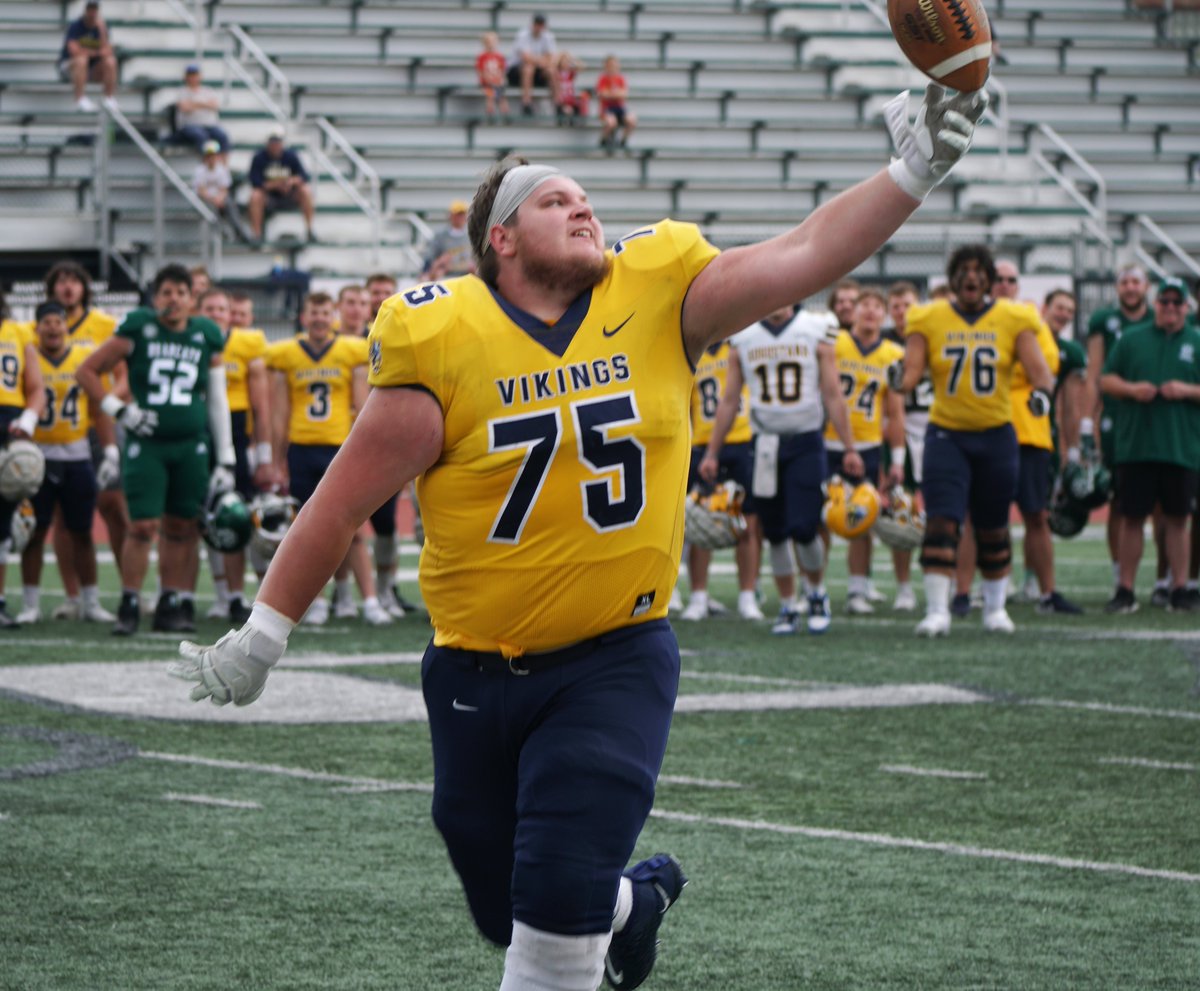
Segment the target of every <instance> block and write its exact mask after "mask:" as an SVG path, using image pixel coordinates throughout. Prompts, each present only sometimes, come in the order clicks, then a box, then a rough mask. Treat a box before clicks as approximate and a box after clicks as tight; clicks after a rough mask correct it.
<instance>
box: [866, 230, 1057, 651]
mask: <svg viewBox="0 0 1200 991" xmlns="http://www.w3.org/2000/svg"><path fill="white" fill-rule="evenodd" d="M946 275H947V278H948V279H949V283H950V288H951V289H952V290H953V292H954V301H953V302H951V301H950V300H938V301H937V302H934V303H928V304H926V305H923V306H914V307H912V308H911V309H910V310H909V311H908V314H907V316H906V329H907V337H906V338H905V355H904V360H903V362H901V363H898V364H897V365H894V366H892V368H891V369H889V371H888V375H889V381H890V382H892V383H893V384H894V385H897V386H899V388H900V389H901V391H905V392H907V391H910V390H911V389H913V388H915V387H916V385H917V382H918V381H919V380H920V378H921V375H922V374H923V373H924V372H925V369H926V368H928V369H929V372H930V377H931V378H932V380H933V406H932V408H931V409H930V411H929V428H928V430H927V432H926V435H925V452H924V460H925V463H924V470H923V481H922V491H923V494H924V497H925V517H926V522H925V540H924V542H923V544H922V547H921V567H922V569H923V570H924V572H925V602H926V610H927V613H926V616H925V618H924V619H923V620H921V622H920V623H919V624H918V625H917V633H918V635H921V636H931V637H932V636H944V635H945V634H947V633H949V632H950V582H951V576H952V575H953V574H954V566H955V558H956V554H957V548H958V541H959V533H960V530H961V527H962V524H963V521H964V519H965V518H966V515H967V513H968V512H969V513H970V517H971V521H972V523H973V525H974V527H975V536H976V540H977V541H978V547H979V551H978V553H979V564H980V571H981V572H982V573H983V602H984V605H983V626H984V629H985V630H989V631H993V632H1001V633H1011V632H1012V631H1013V623H1012V620H1011V619H1010V618H1009V616H1008V613H1007V612H1006V611H1005V608H1004V600H1005V590H1006V587H1007V585H1008V573H1009V570H1010V567H1011V564H1012V542H1011V538H1010V536H1009V530H1008V509H1009V505H1010V504H1011V503H1012V501H1013V498H1014V496H1015V495H1016V488H1017V464H1018V459H1017V438H1016V433H1015V432H1014V431H1013V427H1012V398H1011V380H1012V369H1013V365H1014V364H1015V363H1016V362H1017V361H1020V363H1021V364H1022V365H1024V366H1025V372H1026V375H1027V377H1028V379H1029V382H1030V383H1031V385H1032V386H1033V390H1032V393H1031V395H1030V397H1029V407H1030V410H1031V411H1032V412H1033V413H1034V414H1035V415H1037V416H1041V417H1045V416H1047V415H1048V414H1049V412H1050V395H1051V391H1052V390H1053V388H1054V378H1053V376H1052V375H1051V374H1050V370H1049V369H1048V368H1047V367H1046V360H1045V358H1043V357H1042V352H1041V349H1040V348H1039V347H1038V343H1037V330H1038V322H1039V321H1038V319H1037V314H1036V312H1035V311H1033V310H1030V309H1029V308H1028V307H1025V306H1020V305H1018V304H1015V303H1013V302H1011V301H1010V300H1006V299H993V298H992V297H991V295H990V294H991V292H992V286H993V283H994V282H995V279H996V265H995V262H994V261H993V260H992V254H991V252H990V251H989V250H988V249H987V247H986V246H984V245H978V244H976V245H965V246H963V247H961V248H959V249H957V250H956V251H955V252H954V253H953V254H952V255H951V256H950V260H949V263H948V264H947V267H946Z"/></svg>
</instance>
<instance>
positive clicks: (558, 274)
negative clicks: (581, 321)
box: [511, 177, 611, 295]
mask: <svg viewBox="0 0 1200 991" xmlns="http://www.w3.org/2000/svg"><path fill="white" fill-rule="evenodd" d="M518 216H519V218H520V220H519V223H517V224H516V225H514V226H513V227H512V228H511V230H512V231H513V233H514V234H515V235H516V244H517V257H518V258H519V259H520V264H521V267H522V268H523V269H524V273H525V278H526V279H528V280H529V281H530V282H531V283H533V284H534V285H536V286H539V287H541V288H543V289H549V290H554V291H556V292H563V291H566V292H567V293H569V294H570V295H578V294H579V293H581V292H583V291H584V290H585V289H590V288H591V287H592V286H594V285H596V284H597V283H599V282H601V281H602V280H603V279H604V277H605V276H606V275H607V274H608V270H609V267H610V265H611V262H610V261H609V259H608V258H607V257H606V256H605V254H604V228H603V227H602V226H601V225H600V221H599V220H597V219H596V217H595V215H594V214H593V213H592V208H591V205H590V204H589V203H588V202H587V196H586V194H585V193H584V191H583V190H582V189H581V188H580V187H579V186H578V184H576V183H575V182H573V181H571V180H570V179H567V178H566V177H563V178H561V179H559V178H555V179H551V180H550V181H549V182H547V183H545V185H544V186H542V187H541V188H539V189H538V190H535V192H534V193H533V195H531V196H530V197H529V199H528V200H526V202H525V203H524V204H522V206H521V208H520V213H519V214H518Z"/></svg>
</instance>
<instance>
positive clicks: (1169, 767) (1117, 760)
mask: <svg viewBox="0 0 1200 991" xmlns="http://www.w3.org/2000/svg"><path fill="white" fill-rule="evenodd" d="M1096 763H1097V764H1120V765H1123V766H1125V767H1148V768H1150V769H1151V770H1153V771H1200V764H1187V763H1183V762H1175V761H1169V760H1152V759H1150V758H1149V757H1101V758H1099V759H1098V760H1097V761H1096Z"/></svg>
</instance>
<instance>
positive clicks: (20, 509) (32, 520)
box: [9, 499, 37, 554]
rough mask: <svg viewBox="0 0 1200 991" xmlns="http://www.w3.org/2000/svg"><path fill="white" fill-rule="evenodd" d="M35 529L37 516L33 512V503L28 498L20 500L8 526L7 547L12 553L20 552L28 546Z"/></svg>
mask: <svg viewBox="0 0 1200 991" xmlns="http://www.w3.org/2000/svg"><path fill="white" fill-rule="evenodd" d="M36 529H37V517H36V516H35V515H34V513H33V503H31V502H30V501H29V500H28V499H23V500H21V504H20V505H19V506H17V508H16V511H15V512H14V513H13V518H12V525H11V526H10V527H9V537H10V538H11V543H10V544H9V547H10V548H11V549H12V552H13V553H14V554H20V553H21V551H23V550H25V548H26V547H28V546H29V541H30V540H31V539H32V538H33V531H34V530H36Z"/></svg>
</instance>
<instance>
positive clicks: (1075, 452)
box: [1067, 446, 1079, 465]
mask: <svg viewBox="0 0 1200 991" xmlns="http://www.w3.org/2000/svg"><path fill="white" fill-rule="evenodd" d="M1067 464H1072V465H1077V464H1079V447H1078V446H1075V447H1068V448H1067Z"/></svg>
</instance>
